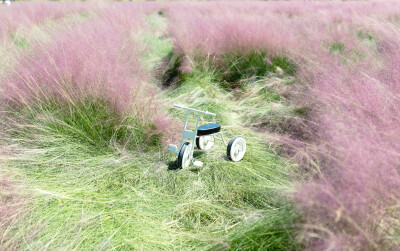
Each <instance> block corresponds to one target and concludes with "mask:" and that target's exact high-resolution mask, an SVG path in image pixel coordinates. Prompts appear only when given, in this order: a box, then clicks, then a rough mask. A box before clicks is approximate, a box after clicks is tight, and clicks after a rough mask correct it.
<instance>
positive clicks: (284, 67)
mask: <svg viewBox="0 0 400 251" xmlns="http://www.w3.org/2000/svg"><path fill="white" fill-rule="evenodd" d="M217 68H218V70H217V79H218V80H219V81H220V82H221V83H222V85H223V86H224V87H226V88H237V87H239V88H241V87H242V85H243V84H244V82H249V81H257V80H260V79H262V78H265V77H267V76H268V74H269V73H277V72H278V71H283V72H284V73H287V74H289V75H293V74H294V73H295V70H296V66H295V64H294V63H293V62H292V61H291V60H290V59H288V58H286V57H280V56H276V57H272V58H268V56H267V53H266V52H265V51H250V52H247V53H245V54H243V53H239V52H234V53H229V54H224V55H222V56H221V65H217ZM279 69H280V70H279Z"/></svg>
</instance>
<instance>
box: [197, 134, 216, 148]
mask: <svg viewBox="0 0 400 251" xmlns="http://www.w3.org/2000/svg"><path fill="white" fill-rule="evenodd" d="M213 145H214V136H213V135H206V136H200V137H197V138H196V146H197V148H199V149H200V150H203V151H207V150H210V149H211V148H212V147H213Z"/></svg>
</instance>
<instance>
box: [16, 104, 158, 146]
mask: <svg viewBox="0 0 400 251" xmlns="http://www.w3.org/2000/svg"><path fill="white" fill-rule="evenodd" d="M18 112H19V113H20V114H22V116H24V117H25V119H26V120H27V121H26V123H27V124H33V125H35V128H32V127H27V128H25V129H23V130H18V131H14V132H13V133H14V134H16V135H15V136H17V135H18V136H21V137H30V135H31V133H32V131H31V130H32V129H34V130H36V131H37V132H38V133H45V134H51V135H54V136H55V137H57V138H62V139H64V140H66V141H67V142H71V141H72V142H76V143H78V144H82V145H85V146H86V147H87V148H88V149H90V150H91V152H93V153H97V154H101V153H104V152H110V151H112V150H113V149H115V148H123V149H126V150H138V149H141V150H144V151H146V150H149V149H158V148H160V146H161V135H160V133H155V129H156V127H155V125H153V124H145V123H144V122H141V121H140V120H138V119H137V118H135V117H133V116H130V115H122V114H120V113H119V112H117V111H115V109H114V108H112V105H111V104H110V103H109V102H106V101H104V100H102V99H99V98H90V97H88V98H86V99H84V100H80V101H76V102H61V101H59V100H55V99H54V100H51V99H47V101H46V102H44V103H43V102H41V103H37V104H33V105H31V106H29V107H28V108H26V109H23V110H19V111H18Z"/></svg>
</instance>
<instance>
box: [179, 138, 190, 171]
mask: <svg viewBox="0 0 400 251" xmlns="http://www.w3.org/2000/svg"><path fill="white" fill-rule="evenodd" d="M192 159H193V147H192V144H190V143H189V142H186V143H184V144H183V146H182V148H181V150H180V151H179V154H178V161H177V164H178V168H182V169H185V168H188V167H189V166H190V162H192Z"/></svg>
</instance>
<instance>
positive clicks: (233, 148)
mask: <svg viewBox="0 0 400 251" xmlns="http://www.w3.org/2000/svg"><path fill="white" fill-rule="evenodd" d="M245 153H246V141H245V140H244V138H242V137H240V136H236V137H233V138H232V139H231V140H230V141H229V143H228V147H227V149H226V154H227V155H228V158H229V159H231V160H232V161H235V162H237V161H241V160H242V159H243V157H244V154H245Z"/></svg>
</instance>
